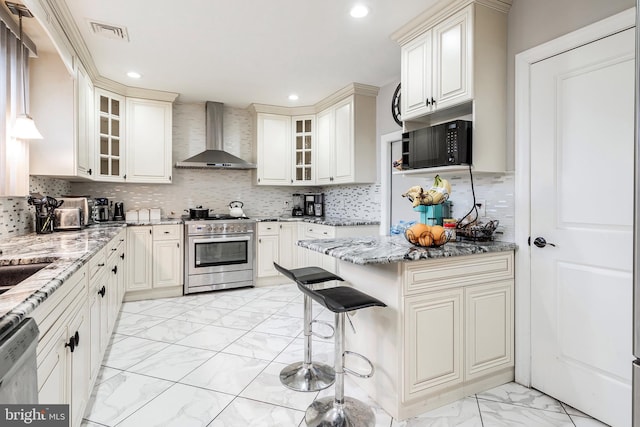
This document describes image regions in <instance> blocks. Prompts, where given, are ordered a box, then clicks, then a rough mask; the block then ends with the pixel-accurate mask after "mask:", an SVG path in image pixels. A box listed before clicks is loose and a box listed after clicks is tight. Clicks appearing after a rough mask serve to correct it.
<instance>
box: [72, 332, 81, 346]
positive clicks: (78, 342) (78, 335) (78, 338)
mask: <svg viewBox="0 0 640 427" xmlns="http://www.w3.org/2000/svg"><path fill="white" fill-rule="evenodd" d="M73 337H74V338H75V340H76V347H77V346H79V345H80V334H79V333H78V331H76V334H75V335H74V336H73Z"/></svg>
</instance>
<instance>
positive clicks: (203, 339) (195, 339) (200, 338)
mask: <svg viewBox="0 0 640 427" xmlns="http://www.w3.org/2000/svg"><path fill="white" fill-rule="evenodd" d="M246 333H247V332H246V331H244V330H242V329H231V328H222V327H220V326H215V325H204V326H203V327H202V328H200V329H198V330H197V331H195V332H193V333H191V334H189V335H187V336H185V337H184V338H182V339H181V340H178V341H177V342H176V344H180V345H184V346H188V347H196V348H202V349H206V350H213V351H220V350H223V349H225V348H226V347H227V346H228V345H229V344H231V343H233V342H234V341H236V340H237V339H239V338H240V337H242V336H243V335H244V334H246Z"/></svg>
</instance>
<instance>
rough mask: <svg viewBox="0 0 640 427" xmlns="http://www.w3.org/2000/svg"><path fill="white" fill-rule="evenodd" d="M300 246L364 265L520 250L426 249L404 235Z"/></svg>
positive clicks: (491, 246) (508, 246)
mask: <svg viewBox="0 0 640 427" xmlns="http://www.w3.org/2000/svg"><path fill="white" fill-rule="evenodd" d="M298 246H301V247H303V248H307V249H310V250H312V251H316V252H322V253H324V254H326V255H330V256H332V257H335V258H338V259H340V260H343V261H348V262H351V263H353V264H361V265H365V264H389V263H394V262H404V261H420V260H424V259H431V258H446V257H454V256H461V255H472V254H482V253H487V252H503V251H512V250H515V249H517V245H516V244H515V243H510V242H497V241H494V242H449V243H446V244H445V245H443V246H441V247H439V248H423V247H419V246H414V245H412V244H411V243H409V242H408V241H407V240H406V239H405V238H404V236H401V235H394V236H367V237H343V238H339V239H319V240H299V241H298Z"/></svg>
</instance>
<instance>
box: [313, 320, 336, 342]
mask: <svg viewBox="0 0 640 427" xmlns="http://www.w3.org/2000/svg"><path fill="white" fill-rule="evenodd" d="M314 323H319V324H321V325H325V326H327V327H328V328H330V329H331V335H320V334H319V333H317V332H314V331H313V328H312V329H311V335H313V336H314V337H318V338H322V339H325V340H328V339H329V338H333V336H334V335H335V334H336V328H334V327H333V325H332V324H331V323H329V322H325V321H324V320H312V321H311V324H312V325H313V324H314Z"/></svg>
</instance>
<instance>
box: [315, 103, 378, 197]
mask: <svg viewBox="0 0 640 427" xmlns="http://www.w3.org/2000/svg"><path fill="white" fill-rule="evenodd" d="M316 147H317V151H316V160H317V161H316V170H317V174H316V184H318V185H326V184H351V183H369V182H375V181H376V178H377V177H376V170H377V169H376V166H375V161H376V98H375V96H370V95H359V94H352V95H350V96H348V97H347V98H345V99H343V100H341V101H338V102H336V103H335V104H333V105H331V106H330V107H328V108H326V109H325V110H323V111H321V112H320V113H318V137H317V144H316Z"/></svg>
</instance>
